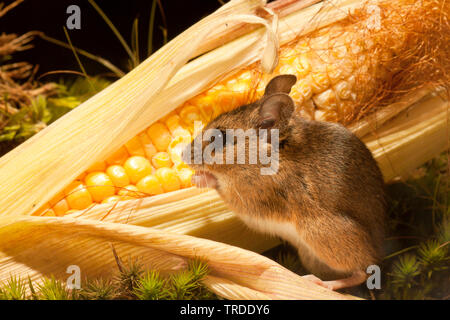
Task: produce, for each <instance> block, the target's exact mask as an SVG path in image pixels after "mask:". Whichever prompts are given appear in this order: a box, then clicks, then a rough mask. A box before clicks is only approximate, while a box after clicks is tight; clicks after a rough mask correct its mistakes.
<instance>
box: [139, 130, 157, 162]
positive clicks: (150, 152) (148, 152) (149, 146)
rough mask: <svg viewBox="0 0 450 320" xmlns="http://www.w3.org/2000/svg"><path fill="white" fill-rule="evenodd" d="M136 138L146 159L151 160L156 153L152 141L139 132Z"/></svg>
mask: <svg viewBox="0 0 450 320" xmlns="http://www.w3.org/2000/svg"><path fill="white" fill-rule="evenodd" d="M138 137H139V140H140V141H141V144H142V147H143V148H144V151H145V156H146V157H147V158H148V159H151V158H152V157H153V156H154V155H155V154H156V152H158V151H157V150H156V148H155V146H154V145H153V143H152V140H151V139H150V137H149V136H148V135H147V134H146V133H145V132H141V133H140V134H139V135H138Z"/></svg>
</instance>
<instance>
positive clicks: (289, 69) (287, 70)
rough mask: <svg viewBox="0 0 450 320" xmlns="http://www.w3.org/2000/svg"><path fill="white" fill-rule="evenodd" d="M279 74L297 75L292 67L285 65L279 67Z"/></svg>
mask: <svg viewBox="0 0 450 320" xmlns="http://www.w3.org/2000/svg"><path fill="white" fill-rule="evenodd" d="M279 72H280V74H293V75H294V76H296V75H297V69H296V68H295V67H294V66H293V65H289V64H285V65H282V66H280V71H279Z"/></svg>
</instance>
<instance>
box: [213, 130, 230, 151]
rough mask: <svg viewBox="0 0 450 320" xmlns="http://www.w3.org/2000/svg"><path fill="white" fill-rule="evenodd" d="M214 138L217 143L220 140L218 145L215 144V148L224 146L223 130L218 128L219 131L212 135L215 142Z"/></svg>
mask: <svg viewBox="0 0 450 320" xmlns="http://www.w3.org/2000/svg"><path fill="white" fill-rule="evenodd" d="M216 139H217V142H218V143H219V142H220V145H219V144H218V145H216V148H217V147H224V146H225V145H226V143H227V135H226V133H225V131H223V130H219V132H218V133H217V134H216V135H215V136H214V140H213V142H214V143H216Z"/></svg>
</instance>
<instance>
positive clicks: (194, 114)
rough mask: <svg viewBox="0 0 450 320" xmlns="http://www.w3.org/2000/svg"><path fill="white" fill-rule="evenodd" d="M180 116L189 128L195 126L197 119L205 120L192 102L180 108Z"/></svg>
mask: <svg viewBox="0 0 450 320" xmlns="http://www.w3.org/2000/svg"><path fill="white" fill-rule="evenodd" d="M180 118H181V119H182V120H183V122H184V123H185V124H186V125H187V126H188V128H189V129H191V128H192V129H193V128H194V122H195V121H202V122H203V119H202V116H201V114H200V111H199V110H198V108H197V107H196V106H193V105H191V104H184V106H183V107H182V108H181V110H180Z"/></svg>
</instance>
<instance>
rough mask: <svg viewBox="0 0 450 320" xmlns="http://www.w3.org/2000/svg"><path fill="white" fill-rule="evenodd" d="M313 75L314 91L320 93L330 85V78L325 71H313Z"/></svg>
mask: <svg viewBox="0 0 450 320" xmlns="http://www.w3.org/2000/svg"><path fill="white" fill-rule="evenodd" d="M311 76H312V80H313V81H312V82H311V85H312V89H313V92H314V93H320V92H322V91H323V90H325V89H327V88H328V87H329V86H330V79H328V75H327V74H326V73H325V72H313V73H312V74H311Z"/></svg>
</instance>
